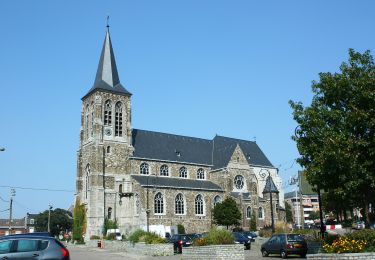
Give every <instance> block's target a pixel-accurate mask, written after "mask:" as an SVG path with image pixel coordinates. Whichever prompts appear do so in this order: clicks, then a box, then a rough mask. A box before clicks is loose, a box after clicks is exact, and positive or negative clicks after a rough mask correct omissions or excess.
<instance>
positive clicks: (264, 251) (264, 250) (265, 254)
mask: <svg viewBox="0 0 375 260" xmlns="http://www.w3.org/2000/svg"><path fill="white" fill-rule="evenodd" d="M262 256H263V257H267V256H268V252H267V250H266V249H264V248H263V249H262Z"/></svg>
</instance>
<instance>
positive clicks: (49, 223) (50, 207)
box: [47, 204, 52, 232]
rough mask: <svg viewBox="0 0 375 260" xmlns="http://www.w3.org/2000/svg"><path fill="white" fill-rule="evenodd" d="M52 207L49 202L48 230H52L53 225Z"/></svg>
mask: <svg viewBox="0 0 375 260" xmlns="http://www.w3.org/2000/svg"><path fill="white" fill-rule="evenodd" d="M51 209H52V205H51V204H49V205H48V227H47V228H48V232H51V228H50V225H51Z"/></svg>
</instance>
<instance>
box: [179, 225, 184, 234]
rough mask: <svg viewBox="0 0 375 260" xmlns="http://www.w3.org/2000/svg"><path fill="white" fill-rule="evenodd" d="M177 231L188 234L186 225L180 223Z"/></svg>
mask: <svg viewBox="0 0 375 260" xmlns="http://www.w3.org/2000/svg"><path fill="white" fill-rule="evenodd" d="M177 232H178V234H186V233H185V227H184V225H182V224H178V225H177Z"/></svg>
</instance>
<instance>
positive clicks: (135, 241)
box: [129, 229, 147, 243]
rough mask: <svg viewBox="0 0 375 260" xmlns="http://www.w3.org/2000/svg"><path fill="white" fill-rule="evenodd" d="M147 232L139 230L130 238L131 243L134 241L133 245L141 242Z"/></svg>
mask: <svg viewBox="0 0 375 260" xmlns="http://www.w3.org/2000/svg"><path fill="white" fill-rule="evenodd" d="M146 233H147V232H146V231H143V230H142V229H137V230H136V231H134V232H133V233H132V234H131V235H130V236H129V241H132V242H133V243H137V242H139V241H140V240H139V238H140V237H142V236H144V235H145V234H146Z"/></svg>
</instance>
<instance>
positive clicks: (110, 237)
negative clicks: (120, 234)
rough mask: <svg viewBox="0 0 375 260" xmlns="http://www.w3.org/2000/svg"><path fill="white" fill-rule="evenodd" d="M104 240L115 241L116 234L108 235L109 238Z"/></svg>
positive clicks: (106, 237)
mask: <svg viewBox="0 0 375 260" xmlns="http://www.w3.org/2000/svg"><path fill="white" fill-rule="evenodd" d="M104 239H105V240H115V239H116V234H114V233H111V234H108V236H105V237H104Z"/></svg>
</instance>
